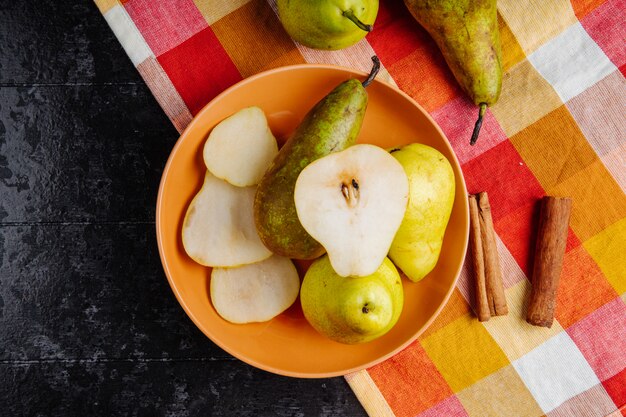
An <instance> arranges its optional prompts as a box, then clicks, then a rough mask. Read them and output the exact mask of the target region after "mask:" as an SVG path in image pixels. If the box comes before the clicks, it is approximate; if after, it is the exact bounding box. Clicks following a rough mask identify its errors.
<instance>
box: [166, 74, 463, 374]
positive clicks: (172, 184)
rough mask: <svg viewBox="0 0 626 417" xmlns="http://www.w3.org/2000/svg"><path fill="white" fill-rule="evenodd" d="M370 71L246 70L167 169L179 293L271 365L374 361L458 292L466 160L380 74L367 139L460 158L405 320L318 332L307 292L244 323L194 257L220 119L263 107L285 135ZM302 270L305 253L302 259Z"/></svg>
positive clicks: (237, 348) (342, 365)
mask: <svg viewBox="0 0 626 417" xmlns="http://www.w3.org/2000/svg"><path fill="white" fill-rule="evenodd" d="M365 76H366V74H364V73H361V72H355V71H351V70H348V69H345V68H340V67H333V66H322V65H297V66H289V67H281V68H278V69H274V70H271V71H267V72H264V73H261V74H258V75H256V76H253V77H250V78H247V79H245V80H243V81H241V82H240V83H238V84H236V85H235V86H233V87H231V88H229V89H228V90H226V91H225V92H223V93H222V94H221V95H219V96H218V97H216V98H215V99H214V100H213V101H211V102H210V103H209V104H208V105H207V106H206V107H204V109H202V111H200V112H199V113H198V115H197V116H196V117H195V118H194V119H193V121H192V122H191V124H190V125H189V126H188V127H187V129H186V130H185V131H184V132H183V134H182V135H181V137H180V139H179V140H178V142H177V143H176V146H175V147H174V149H173V150H172V153H171V155H170V157H169V160H168V162H167V166H166V167H165V170H164V172H163V177H162V179H161V185H160V188H159V195H158V201H157V211H156V227H157V239H158V244H159V252H160V255H161V261H162V263H163V268H164V270H165V273H166V275H167V279H168V280H169V283H170V285H171V287H172V290H173V291H174V294H175V295H176V297H177V299H178V301H179V302H180V304H181V305H182V307H183V308H184V309H185V311H186V312H187V314H188V315H189V317H190V318H191V319H192V320H193V322H194V323H195V324H196V325H197V326H198V327H199V328H200V330H202V331H203V332H204V334H206V335H207V336H208V337H209V338H210V339H211V340H212V341H213V342H215V343H216V344H217V345H218V346H220V347H221V348H222V349H224V350H225V351H227V352H228V353H230V354H231V355H233V356H235V357H237V358H239V359H240V360H242V361H244V362H247V363H248V364H250V365H253V366H255V367H258V368H261V369H264V370H266V371H269V372H273V373H277V374H281V375H287V376H294V377H302V378H322V377H331V376H338V375H344V374H346V373H349V372H352V371H356V370H359V369H363V368H366V367H370V366H372V365H374V364H376V363H378V362H381V361H383V360H384V359H386V358H389V357H390V356H392V355H394V354H395V353H397V352H398V351H400V350H401V349H403V348H404V347H406V346H407V345H408V344H409V343H411V342H412V341H413V340H415V339H416V338H417V337H418V336H419V335H420V334H421V333H422V332H423V331H424V330H425V329H426V328H427V327H428V325H429V324H430V323H431V322H432V321H433V320H434V319H435V317H436V316H437V314H438V313H439V312H440V311H441V309H442V308H443V306H444V305H445V303H446V302H447V300H448V298H449V297H450V294H451V293H452V291H453V289H454V286H455V283H456V281H457V278H458V276H459V273H460V269H461V265H462V263H463V259H464V257H465V251H466V248H467V241H468V230H469V226H468V218H469V215H468V206H467V191H466V188H465V183H464V181H463V175H462V173H461V168H460V166H459V163H458V161H457V159H456V157H455V155H454V153H453V151H452V149H451V147H450V144H449V143H448V141H447V139H446V138H445V136H444V134H443V133H442V131H441V129H440V128H439V127H438V126H437V125H436V124H435V123H434V121H433V120H432V119H431V118H430V117H429V115H428V114H427V113H426V112H425V111H424V110H423V109H422V108H421V107H420V106H419V105H418V104H417V103H416V102H415V101H414V100H412V99H411V98H410V97H409V96H407V95H406V94H404V93H403V92H401V91H399V90H398V89H396V88H394V87H392V86H390V85H387V84H385V83H383V82H380V81H375V82H374V83H373V84H371V85H370V86H369V87H368V93H369V105H368V108H367V112H366V116H365V120H364V123H363V127H362V130H361V133H360V135H359V138H358V141H359V142H362V143H372V144H375V145H379V146H381V147H384V148H390V147H394V146H398V145H403V144H408V143H411V142H420V143H424V144H426V145H430V146H433V147H435V148H436V149H438V150H439V151H440V152H442V153H443V154H444V155H445V156H446V157H447V158H448V159H449V160H450V162H451V163H452V166H453V168H454V173H455V175H456V199H455V201H454V207H453V209H452V215H451V218H450V222H449V225H448V228H447V231H446V235H445V239H444V243H443V249H442V253H441V257H440V259H439V262H438V264H437V266H436V268H435V269H434V270H433V271H432V272H431V273H430V274H429V275H428V276H427V277H426V278H424V279H423V280H422V281H421V282H419V283H412V282H410V281H409V280H407V279H406V278H405V279H403V282H404V283H403V285H404V294H405V303H404V309H403V311H402V315H401V316H400V319H399V321H398V323H397V324H396V326H395V327H394V328H393V329H392V330H391V331H390V332H389V333H387V334H386V335H385V336H383V337H381V338H379V339H377V340H375V341H372V342H369V343H365V344H360V345H343V344H340V343H336V342H333V341H331V340H329V339H327V338H326V337H324V336H322V335H320V334H318V333H317V332H316V331H315V330H314V329H313V328H312V327H311V326H310V325H309V324H308V323H307V321H306V320H305V318H304V316H303V314H302V310H301V308H300V300H299V299H298V300H296V303H295V304H294V305H293V306H292V307H291V308H289V309H288V310H287V311H286V312H284V313H283V314H281V315H280V316H278V317H276V318H275V319H273V320H271V321H269V322H265V323H256V324H245V325H236V324H231V323H228V322H226V321H225V320H223V319H222V318H221V317H220V316H219V315H218V314H217V313H216V311H215V309H214V308H213V306H212V305H211V300H210V297H209V281H210V273H211V270H210V269H209V268H206V267H203V266H201V265H198V264H196V263H195V262H194V261H192V260H191V259H190V258H189V257H188V256H187V255H186V253H185V251H184V249H183V246H182V241H181V227H182V222H183V219H184V216H185V212H186V210H187V207H188V205H189V203H190V202H191V200H192V198H193V197H194V195H195V194H196V193H197V192H198V191H199V190H200V188H201V186H202V181H203V178H204V173H205V170H206V168H205V166H204V163H203V160H202V148H203V146H204V142H205V140H206V138H207V135H208V133H209V132H210V131H211V129H212V128H213V127H214V126H215V125H216V124H217V123H218V122H220V121H221V120H223V119H224V118H226V117H227V116H229V115H231V114H233V113H234V112H236V111H238V110H240V109H242V108H244V107H247V106H253V105H255V106H259V107H261V108H262V109H263V110H264V111H265V113H266V115H267V117H268V120H269V124H270V128H271V129H272V131H273V132H274V134H275V136H276V137H277V138H278V140H279V142H280V143H283V142H284V141H285V139H286V138H287V137H288V136H289V134H290V133H291V132H292V131H293V130H294V129H295V127H296V126H297V124H298V123H299V122H300V120H301V119H302V118H303V117H304V115H305V114H306V113H307V111H308V110H309V109H310V108H311V107H313V105H314V104H315V103H316V102H317V101H319V100H320V99H321V98H322V97H323V96H325V95H326V94H327V93H328V92H329V91H330V90H332V89H333V88H334V87H335V86H336V85H338V84H339V83H341V82H342V81H344V80H346V79H348V78H359V79H361V80H362V79H364V78H365ZM296 264H297V266H298V269H299V272H300V274H301V276H302V274H303V273H304V272H305V271H306V268H307V263H306V262H297V263H296Z"/></svg>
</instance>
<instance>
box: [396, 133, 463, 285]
mask: <svg viewBox="0 0 626 417" xmlns="http://www.w3.org/2000/svg"><path fill="white" fill-rule="evenodd" d="M391 155H393V156H394V157H395V158H396V159H397V160H398V162H400V164H401V165H402V167H403V168H404V170H405V172H406V174H407V177H408V178H409V203H408V205H407V209H406V212H405V214H404V219H402V223H401V224H400V228H399V229H398V232H397V233H396V236H395V237H394V239H393V242H392V244H391V248H390V250H389V258H391V260H392V261H393V262H394V264H395V265H396V266H397V267H398V268H400V269H401V270H402V272H404V274H405V275H406V276H407V278H409V279H410V280H411V281H414V282H417V281H419V280H421V279H422V278H424V277H425V276H426V275H427V274H428V273H429V272H430V271H432V270H433V268H434V267H435V265H436V264H437V261H438V259H439V255H440V253H441V246H442V244H443V237H444V234H445V231H446V227H447V225H448V220H450V214H451V213H452V206H453V204H454V194H455V179H454V171H453V170H452V166H451V165H450V162H449V161H448V159H447V158H446V157H445V156H444V155H443V154H441V153H440V152H439V151H438V150H436V149H434V148H431V147H430V146H427V145H423V144H419V143H413V144H410V145H407V146H404V147H403V148H400V149H393V150H392V151H391Z"/></svg>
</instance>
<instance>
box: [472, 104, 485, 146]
mask: <svg viewBox="0 0 626 417" xmlns="http://www.w3.org/2000/svg"><path fill="white" fill-rule="evenodd" d="M486 111H487V103H480V107H479V108H478V120H476V124H475V125H474V131H473V132H472V138H471V139H470V145H472V146H474V144H475V143H476V141H477V140H478V134H479V133H480V128H481V127H482V125H483V117H484V116H485V112H486Z"/></svg>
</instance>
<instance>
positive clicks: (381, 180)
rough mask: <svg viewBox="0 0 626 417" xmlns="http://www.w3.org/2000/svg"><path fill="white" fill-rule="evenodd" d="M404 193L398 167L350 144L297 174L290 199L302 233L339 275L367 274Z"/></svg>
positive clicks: (394, 223) (397, 220) (397, 218)
mask: <svg viewBox="0 0 626 417" xmlns="http://www.w3.org/2000/svg"><path fill="white" fill-rule="evenodd" d="M408 193H409V182H408V178H407V176H406V174H405V172H404V169H403V168H402V165H400V163H399V162H398V161H397V160H396V159H395V158H394V157H393V156H391V155H390V154H389V153H388V152H387V151H385V150H383V149H381V148H379V147H377V146H374V145H366V144H361V145H354V146H351V147H349V148H348V149H346V150H344V151H341V152H336V153H332V154H330V155H328V156H325V157H323V158H320V159H318V160H316V161H314V162H312V163H311V164H309V165H308V166H307V167H306V168H304V169H303V170H302V172H301V173H300V175H299V176H298V180H297V181H296V187H295V191H294V200H295V205H296V212H297V213H298V219H299V220H300V222H301V223H302V226H303V227H304V229H305V230H306V231H307V232H308V233H309V234H310V235H311V236H313V238H314V239H315V240H317V241H318V242H320V244H321V245H322V246H324V248H325V249H326V251H327V252H328V257H329V258H330V263H331V265H332V267H333V269H334V270H335V272H337V274H339V275H340V276H342V277H347V276H360V277H362V276H367V275H371V274H373V273H374V272H376V270H378V268H379V267H380V265H381V264H382V262H383V260H384V259H385V256H386V255H387V253H388V252H389V247H390V246H391V242H392V241H393V238H394V236H395V234H396V231H397V230H398V228H399V227H400V224H401V223H402V218H403V217H404V212H405V210H406V206H407V200H408Z"/></svg>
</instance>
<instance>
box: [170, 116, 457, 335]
mask: <svg viewBox="0 0 626 417" xmlns="http://www.w3.org/2000/svg"><path fill="white" fill-rule="evenodd" d="M277 154H278V146H277V142H276V139H275V137H274V136H273V134H272V132H271V131H270V129H269V126H268V123H267V119H266V117H265V115H264V113H263V111H262V110H261V109H259V108H258V107H249V108H245V109H242V110H240V111H238V112H236V113H235V114H233V115H232V116H230V117H228V118H226V119H224V120H223V121H222V122H220V123H219V124H218V125H217V126H216V127H215V128H214V129H213V130H212V131H211V133H210V134H209V137H208V139H207V142H206V143H205V147H204V151H203V156H204V161H205V164H206V167H207V173H206V176H205V181H204V185H203V187H202V189H201V190H200V191H199V192H198V194H197V195H196V196H195V197H194V199H193V201H192V202H191V204H190V206H189V208H188V210H187V214H186V217H185V221H184V224H183V230H182V238H183V245H184V247H185V250H186V251H187V253H188V254H189V256H190V257H191V258H192V259H194V260H195V261H196V262H198V263H200V264H202V265H205V266H209V267H213V270H212V273H211V284H210V296H211V301H212V303H213V306H214V308H215V309H216V311H217V313H218V314H219V315H220V316H221V317H223V318H224V319H225V320H228V321H230V322H232V323H250V322H262V321H267V320H270V319H272V318H274V317H276V316H277V315H279V314H281V313H282V312H283V311H285V310H286V309H287V308H289V307H290V306H291V305H292V304H293V303H294V301H295V300H296V299H297V296H298V294H299V293H301V303H302V307H303V311H304V313H305V317H306V318H307V320H308V321H309V323H311V325H312V326H313V327H314V328H316V329H317V330H318V331H319V332H320V333H322V334H324V335H326V336H328V337H330V338H331V339H333V340H336V341H340V342H343V343H361V342H364V341H368V340H372V339H374V338H376V337H379V336H380V335H382V334H384V333H386V332H387V331H388V330H389V329H390V328H391V327H393V325H395V323H396V322H397V320H398V318H399V315H400V312H401V310H402V305H403V291H402V285H401V283H400V275H399V274H398V272H397V270H396V267H398V268H400V269H401V270H402V271H403V272H404V274H405V276H407V277H408V278H409V279H410V280H411V281H419V280H420V279H422V278H423V277H424V276H425V275H427V274H428V273H429V272H430V271H431V270H432V269H433V268H434V266H435V264H436V263H437V259H438V257H439V253H440V250H441V245H442V241H443V235H444V232H445V228H446V226H447V222H448V219H449V216H450V212H451V208H452V204H453V200H454V182H455V181H454V172H453V170H452V167H451V166H450V164H449V162H448V160H447V159H446V158H445V157H444V156H443V155H442V154H441V153H439V152H438V151H437V150H435V149H433V148H431V147H429V146H426V145H422V144H417V143H414V144H411V145H407V146H404V147H402V148H397V149H391V150H385V149H382V148H380V147H378V146H374V145H369V144H355V145H352V146H349V147H347V148H346V149H344V150H341V151H338V152H334V153H330V154H328V155H326V156H323V157H321V158H319V159H317V160H315V161H313V162H311V163H309V164H308V165H306V167H304V168H303V169H302V170H301V172H300V173H299V175H298V177H297V181H296V184H295V189H294V192H293V202H294V203H295V208H296V211H297V220H298V221H299V222H300V223H301V225H302V227H303V228H304V229H305V230H306V232H307V233H308V234H309V235H310V236H311V237H312V238H314V239H315V241H317V242H319V244H321V245H322V246H323V249H324V251H325V252H326V254H327V255H324V256H321V257H316V258H317V259H316V260H315V261H314V262H313V264H312V265H311V267H310V269H309V271H308V272H307V274H306V277H305V279H304V282H303V283H302V286H301V285H300V280H299V277H298V273H297V271H296V268H295V266H294V264H293V263H292V261H291V259H289V258H288V257H286V256H280V255H276V254H273V253H272V252H271V251H270V250H269V249H268V248H267V247H266V245H265V244H264V243H263V240H262V239H261V237H260V236H259V230H258V224H256V222H255V210H254V204H255V201H254V200H255V193H257V188H258V184H259V183H260V182H261V180H262V178H263V177H264V175H265V174H266V172H268V170H269V169H270V165H271V164H272V161H274V160H275V157H276V155H277ZM296 258H297V256H296ZM298 259H300V258H298ZM362 277H364V278H365V279H359V278H362ZM367 277H371V279H369V280H368V278H367ZM342 278H345V279H342ZM368 282H369V283H368ZM350 283H352V284H350ZM348 286H352V287H354V286H358V287H359V288H360V290H362V291H363V292H367V297H371V299H372V302H371V303H369V304H367V303H366V304H365V305H366V307H367V308H366V307H362V306H358V308H357V309H356V310H358V313H360V312H361V311H363V314H364V315H367V316H369V319H368V320H367V322H368V323H369V324H365V325H364V323H365V321H364V320H362V319H361V318H359V317H352V318H351V317H349V316H350V315H351V313H348V312H347V310H346V311H340V310H342V308H343V307H345V308H346V309H350V310H354V309H353V308H352V307H354V306H352V307H351V306H350V305H349V304H350V301H349V300H350V299H355V300H357V299H359V300H360V298H363V297H360V295H358V294H357V295H356V297H353V294H342V292H350V291H352V292H353V293H356V292H358V291H353V290H351V289H350V288H347V287H348ZM360 290H359V291H360ZM377 292H380V294H379V295H377ZM329 298H336V299H342V302H341V303H343V304H344V306H343V307H338V309H334V307H332V306H331V304H332V303H330V302H329V301H328V299H329ZM355 302H356V301H355ZM358 302H359V303H361V302H362V300H360V301H358ZM341 303H339V304H341ZM374 304H377V305H378V308H377V309H376V310H375V306H374ZM333 309H334V310H333ZM330 310H333V311H330ZM335 310H336V311H335ZM365 310H367V311H365ZM366 313H367V314H366ZM357 315H358V314H357ZM331 316H332V317H331ZM336 316H341V317H344V316H345V318H346V321H355V323H347V324H346V323H344V324H346V326H348V327H349V328H350V329H347V328H344V327H345V326H344V324H342V325H341V326H340V325H338V324H337V323H339V322H341V320H337V319H336ZM353 319H354V320H353ZM367 326H372V328H371V329H369V328H367ZM355 329H356V330H355ZM366 333H367V334H366Z"/></svg>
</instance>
